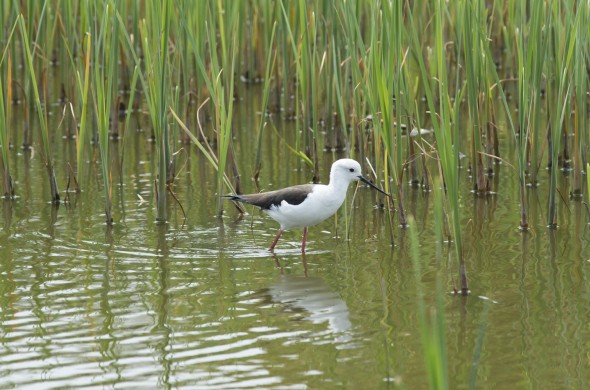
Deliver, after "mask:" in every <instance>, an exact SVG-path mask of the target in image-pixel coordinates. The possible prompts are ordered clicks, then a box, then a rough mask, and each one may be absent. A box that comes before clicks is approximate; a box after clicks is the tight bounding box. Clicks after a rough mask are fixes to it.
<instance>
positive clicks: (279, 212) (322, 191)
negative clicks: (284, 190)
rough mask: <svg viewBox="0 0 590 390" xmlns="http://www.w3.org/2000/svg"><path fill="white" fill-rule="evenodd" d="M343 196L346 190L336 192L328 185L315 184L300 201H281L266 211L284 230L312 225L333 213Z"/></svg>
mask: <svg viewBox="0 0 590 390" xmlns="http://www.w3.org/2000/svg"><path fill="white" fill-rule="evenodd" d="M345 197H346V192H336V191H333V189H332V188H330V187H329V186H326V185H322V184H317V185H315V186H314V187H313V191H312V192H311V193H310V194H309V195H308V196H307V198H306V199H305V200H304V201H303V202H302V203H300V204H298V205H290V204H288V203H287V202H286V201H283V202H282V203H281V205H280V206H279V207H277V206H272V207H271V208H270V210H266V213H267V214H268V215H269V216H270V217H271V218H272V219H274V220H275V221H277V222H278V223H280V224H281V228H282V229H284V230H287V229H292V228H302V227H305V226H313V225H317V224H318V223H320V222H322V221H323V220H325V219H327V218H329V217H331V216H332V215H334V213H335V212H336V211H338V209H339V208H340V206H341V205H342V203H343V202H344V199H345Z"/></svg>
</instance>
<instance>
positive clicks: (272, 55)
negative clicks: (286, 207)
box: [253, 23, 277, 183]
mask: <svg viewBox="0 0 590 390" xmlns="http://www.w3.org/2000/svg"><path fill="white" fill-rule="evenodd" d="M276 26H277V24H276V23H275V24H274V25H273V28H272V33H271V37H270V41H269V43H268V47H273V42H274V38H275V32H276ZM276 59H277V55H276V51H272V50H269V51H268V58H267V60H266V71H265V72H264V89H263V91H262V109H261V118H260V124H259V126H258V141H257V146H256V158H255V160H254V174H253V177H254V181H255V182H256V183H258V176H259V175H260V169H261V168H262V140H263V137H262V135H263V134H264V128H265V127H266V126H267V125H268V121H267V120H266V117H267V116H268V115H269V113H268V111H267V110H268V99H269V96H270V87H271V85H272V80H271V76H272V72H273V70H274V67H275V65H276Z"/></svg>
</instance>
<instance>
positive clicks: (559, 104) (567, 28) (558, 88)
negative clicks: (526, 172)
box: [547, 2, 582, 228]
mask: <svg viewBox="0 0 590 390" xmlns="http://www.w3.org/2000/svg"><path fill="white" fill-rule="evenodd" d="M550 13H551V19H552V20H553V22H554V24H555V28H554V29H553V31H552V37H551V38H552V39H551V46H550V51H551V52H550V53H551V54H550V55H551V56H552V57H553V61H551V64H552V65H553V72H552V74H553V77H554V79H553V82H550V83H548V86H547V96H548V102H549V104H550V107H556V109H555V110H550V111H549V123H550V133H549V164H550V167H549V170H550V181H549V209H548V215H547V219H548V220H547V224H548V226H549V227H551V228H556V227H557V217H558V212H557V206H558V203H559V202H558V192H557V191H558V190H557V174H558V169H559V153H560V149H561V146H562V140H563V138H564V137H563V135H564V132H566V133H565V134H566V135H567V130H566V129H567V126H566V123H565V121H566V119H567V116H569V112H570V98H569V95H570V91H571V79H570V77H569V76H570V75H569V71H570V64H571V61H572V57H573V51H574V49H575V47H576V45H575V41H576V33H577V31H578V29H577V26H578V24H579V23H580V18H581V15H582V13H581V12H579V13H577V14H576V16H575V19H573V18H572V16H573V14H572V13H573V9H571V8H570V7H569V6H568V5H567V4H563V7H562V5H561V4H559V3H558V2H556V3H554V4H552V7H551V10H550ZM562 14H565V15H566V20H567V21H568V22H566V21H564V20H563V19H562V18H561V15H562ZM568 16H569V17H568ZM571 21H573V23H571ZM549 69H551V68H549ZM566 138H567V137H566Z"/></svg>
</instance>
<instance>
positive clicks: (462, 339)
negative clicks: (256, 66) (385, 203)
mask: <svg viewBox="0 0 590 390" xmlns="http://www.w3.org/2000/svg"><path fill="white" fill-rule="evenodd" d="M253 107H256V103H255V102H254V103H252V104H251V105H250V104H249V103H248V101H247V100H245V101H244V102H242V103H241V104H240V105H239V109H240V110H242V112H241V114H239V115H240V116H239V117H238V118H242V119H241V120H236V123H238V125H237V128H236V148H237V154H238V156H239V158H240V166H241V167H242V175H243V178H244V189H245V191H253V190H254V186H253V183H252V182H251V181H250V180H249V176H250V173H251V169H252V166H253V157H252V156H251V155H250V153H252V152H253V150H254V142H255V140H253V139H252V137H246V136H241V135H240V129H244V131H243V132H244V133H246V130H248V131H249V129H248V127H249V126H255V123H257V122H256V121H257V119H256V118H255V116H253V115H251V114H250V113H251V112H254V111H255V109H254V108H253ZM57 110H58V109H56V110H54V111H56V112H57ZM55 115H57V114H55ZM54 120H56V121H57V118H54ZM281 126H282V124H281V122H278V123H277V127H278V128H279V133H280V132H281ZM267 135H268V137H267V140H266V141H265V153H266V154H265V155H266V156H268V159H267V160H266V162H265V166H264V168H263V173H262V177H261V186H262V187H263V188H265V189H271V188H278V187H281V186H286V185H290V184H296V183H302V182H305V181H307V180H309V177H310V173H309V171H307V170H306V169H302V170H297V169H296V167H297V166H298V161H297V158H296V157H295V156H294V155H293V154H291V153H290V152H289V150H288V148H287V147H286V146H285V144H284V143H283V141H281V140H280V139H279V137H278V136H277V134H276V133H273V132H270V131H269V132H268V133H267ZM288 137H289V136H288V135H285V139H287V140H288ZM148 138H149V132H147V131H146V132H144V133H136V134H134V136H133V140H131V142H130V143H129V144H127V146H126V150H125V153H124V156H125V158H124V162H123V169H122V171H123V176H124V179H123V185H122V186H121V185H118V186H115V194H114V199H115V204H114V215H115V219H116V220H117V224H116V225H115V226H114V227H113V228H112V229H108V228H107V227H106V226H105V225H104V216H103V215H101V211H102V209H103V207H102V192H100V188H99V186H100V182H101V180H102V179H100V180H98V179H97V177H98V176H97V174H98V170H99V169H98V166H97V165H95V164H94V163H90V162H89V163H88V167H87V174H86V175H85V176H84V177H82V178H81V179H80V180H81V182H82V186H83V188H84V192H83V193H82V194H79V195H75V194H72V195H71V198H70V203H69V204H66V205H61V206H60V207H59V208H54V207H53V206H52V205H50V204H48V202H47V199H48V189H47V183H46V179H45V176H44V169H43V166H42V161H41V158H40V156H39V154H38V153H30V152H18V153H17V152H16V151H15V153H14V160H13V161H14V163H13V166H12V167H13V170H14V173H13V175H14V176H15V177H16V178H17V183H16V190H17V194H18V195H19V198H18V199H17V200H16V201H14V202H9V201H3V202H2V207H3V223H2V229H1V232H0V248H1V253H2V255H1V259H0V290H1V294H0V387H1V388H11V387H13V388H68V387H69V388H82V387H94V388H101V387H119V388H132V387H142V388H154V387H162V388H166V387H172V388H210V389H227V388H248V387H251V388H280V389H291V388H293V389H294V388H297V389H299V388H312V389H319V388H322V389H325V388H327V389H329V388H350V389H358V388H389V387H396V386H397V385H402V386H404V387H405V388H408V389H421V388H425V387H426V386H427V379H426V369H425V361H424V353H423V350H422V344H421V335H420V333H419V323H418V317H417V304H416V291H417V289H416V283H415V278H414V268H413V266H412V262H411V259H410V257H409V238H408V237H407V236H406V235H407V232H405V231H404V230H400V229H399V228H397V227H395V228H394V229H393V239H394V242H395V246H393V247H392V245H391V229H390V226H389V219H388V216H387V214H386V212H384V211H382V210H380V209H378V208H375V207H374V205H375V203H376V200H378V199H379V198H378V195H376V194H375V193H374V192H372V191H370V190H369V189H367V188H364V187H363V188H360V189H359V190H358V193H357V195H356V198H355V201H354V204H353V206H352V207H351V200H352V196H351V195H352V193H353V188H352V186H351V189H350V190H349V198H348V199H347V202H346V205H347V206H346V209H344V208H343V210H341V212H340V213H339V214H338V219H337V220H334V219H330V220H328V221H326V222H324V223H322V224H321V225H319V226H316V227H314V228H311V229H310V234H309V239H310V243H309V245H308V253H307V256H306V257H305V258H302V256H301V254H300V252H299V245H300V235H301V232H300V231H293V232H288V233H286V234H285V235H284V237H283V238H282V240H281V241H280V242H279V246H278V250H277V252H276V256H272V255H271V254H269V253H268V252H267V251H266V248H267V247H268V246H269V244H270V242H271V241H272V238H273V236H274V235H275V233H276V228H277V226H276V224H275V223H274V221H272V220H270V219H269V218H265V217H264V216H260V215H259V213H258V212H256V211H253V210H252V211H253V212H252V213H251V214H250V215H249V216H247V217H246V218H244V219H242V220H239V219H238V218H237V214H236V212H235V211H234V209H233V208H232V207H231V205H228V208H227V212H226V214H225V215H224V216H223V218H221V219H219V218H217V217H216V215H215V205H216V201H217V194H215V193H214V190H213V188H214V185H215V184H214V183H215V175H214V172H213V170H212V169H211V168H210V166H209V165H208V163H207V161H206V159H205V158H203V157H202V156H200V155H199V154H198V153H197V152H196V149H194V148H191V153H190V156H189V157H187V155H188V154H183V156H184V157H183V158H182V161H186V164H185V165H183V164H181V165H182V166H183V169H182V171H180V174H179V177H178V179H177V187H176V191H177V194H178V197H179V199H180V200H181V202H182V204H183V206H184V208H185V210H186V212H187V222H186V224H185V225H184V226H182V220H183V218H182V214H181V212H180V209H179V208H178V207H177V206H175V205H174V204H172V203H171V209H170V215H172V218H171V219H172V221H171V223H170V224H168V225H167V226H158V225H156V224H155V223H154V218H155V215H154V206H153V204H152V202H153V193H152V183H153V175H152V172H151V169H152V168H151V166H150V164H149V161H151V160H152V155H153V153H154V151H153V145H152V144H151V143H149V142H148ZM54 145H55V147H56V150H58V151H59V153H57V154H58V155H57V158H58V163H57V172H58V177H60V180H61V186H62V188H63V187H64V186H65V185H64V184H63V183H65V174H64V172H66V168H65V163H66V161H67V160H68V159H69V158H71V156H74V150H75V149H74V144H73V141H68V140H62V139H61V138H56V139H55V140H54ZM15 146H18V144H16V145H15ZM119 147H120V146H119ZM337 157H341V156H340V155H334V154H332V153H326V155H325V156H324V161H323V165H322V172H323V174H324V178H326V177H327V173H328V170H329V167H330V164H331V162H332V161H333V160H334V159H335V158H337ZM89 160H90V156H89ZM117 164H118V163H117V162H115V167H116V166H117ZM465 174H466V172H465V171H464V172H463V175H465ZM118 180H119V178H118V175H116V177H114V181H115V182H117V181H118ZM563 180H567V177H565V178H563ZM495 181H496V185H497V191H498V193H497V194H496V195H495V196H492V197H488V198H474V197H473V196H471V195H470V194H469V191H468V189H469V184H468V183H467V180H466V178H465V177H463V186H462V188H463V189H464V194H463V198H462V199H463V210H462V211H463V217H464V231H465V238H464V239H465V245H466V255H467V256H466V258H467V259H468V272H469V278H470V287H471V289H472V294H471V296H469V297H468V298H463V297H454V296H451V295H450V294H446V295H445V296H444V306H445V313H446V335H447V342H448V351H447V356H448V369H449V378H450V387H451V388H452V389H465V388H469V386H470V384H474V386H475V388H478V389H499V388H506V389H508V388H510V389H529V388H535V389H549V388H551V389H557V388H561V389H577V388H579V389H581V388H584V387H585V386H586V385H587V383H589V382H590V366H589V364H590V363H589V357H590V356H589V355H590V343H589V340H590V325H589V321H588V320H589V319H590V288H589V279H590V274H589V273H590V253H589V251H588V243H589V232H588V226H587V216H586V210H585V208H584V206H583V205H582V204H581V203H580V202H575V201H569V200H567V199H566V200H565V202H566V203H567V207H568V208H569V211H564V212H562V213H561V215H562V216H561V219H560V228H559V229H558V230H556V231H552V230H548V229H546V228H545V221H546V216H545V214H544V213H545V209H546V208H545V203H546V195H545V192H544V189H543V187H540V188H539V189H537V190H531V192H530V193H529V202H530V204H531V225H532V227H533V229H532V231H531V232H529V233H521V232H519V231H518V229H517V226H518V218H519V217H518V199H517V197H516V195H517V193H518V191H517V187H516V177H515V172H514V171H513V170H512V169H511V168H509V167H507V166H502V167H500V168H499V170H498V172H497V175H496V176H495ZM408 191H409V192H408V195H407V208H408V210H409V213H410V214H412V215H414V216H415V218H416V221H417V222H416V224H417V225H418V228H419V235H420V241H421V247H420V252H421V261H422V273H423V275H422V281H423V285H422V286H423V288H424V295H425V298H426V300H427V304H428V305H429V306H433V302H434V299H435V294H436V293H435V284H436V283H435V280H436V275H437V274H440V275H442V276H443V279H444V286H445V287H444V288H445V290H447V291H449V290H451V288H452V284H451V278H452V277H455V276H456V267H455V265H454V264H455V263H454V262H452V263H451V265H449V262H448V259H447V255H448V252H449V250H448V249H447V248H446V247H443V250H442V253H441V255H440V256H437V255H436V243H435V242H434V238H433V237H434V236H433V220H432V214H431V208H432V199H431V197H430V196H428V195H424V194H423V193H422V192H421V191H417V190H411V189H408ZM138 195H139V196H138ZM140 196H141V198H143V201H142V199H140ZM560 207H563V208H565V207H566V205H565V204H562V205H560ZM347 212H349V213H351V214H350V215H351V219H350V220H349V221H348V223H349V225H350V227H351V232H350V237H349V239H346V234H345V232H346V218H345V215H346V213H347Z"/></svg>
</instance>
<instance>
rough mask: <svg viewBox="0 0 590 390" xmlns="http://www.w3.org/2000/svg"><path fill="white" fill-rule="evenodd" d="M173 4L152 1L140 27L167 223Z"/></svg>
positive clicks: (161, 210)
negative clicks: (169, 66) (169, 49)
mask: <svg viewBox="0 0 590 390" xmlns="http://www.w3.org/2000/svg"><path fill="white" fill-rule="evenodd" d="M171 7H172V1H171V0H165V1H163V2H149V3H147V7H146V14H147V21H146V19H143V20H142V21H141V22H140V24H139V31H140V36H141V43H142V49H143V54H144V56H145V64H146V69H145V70H144V71H145V75H144V77H143V78H142V79H141V80H142V84H143V91H144V94H145V96H146V101H147V106H148V109H149V112H150V118H151V122H152V127H153V131H154V138H155V140H156V164H155V165H156V167H157V176H156V177H157V178H156V182H155V195H156V211H157V217H156V222H158V223H166V222H167V220H168V212H167V198H168V197H167V195H168V184H169V182H171V180H172V176H173V175H171V172H169V169H168V168H169V164H170V161H171V156H170V135H169V127H168V123H167V108H168V94H169V91H170V86H169V69H168V37H169V32H170V14H171Z"/></svg>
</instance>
